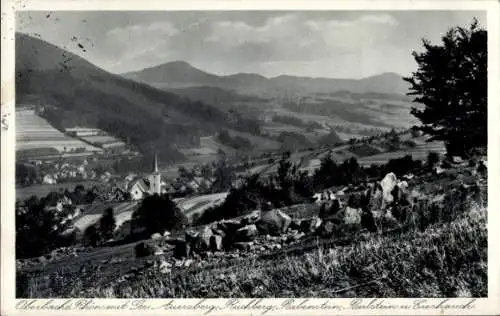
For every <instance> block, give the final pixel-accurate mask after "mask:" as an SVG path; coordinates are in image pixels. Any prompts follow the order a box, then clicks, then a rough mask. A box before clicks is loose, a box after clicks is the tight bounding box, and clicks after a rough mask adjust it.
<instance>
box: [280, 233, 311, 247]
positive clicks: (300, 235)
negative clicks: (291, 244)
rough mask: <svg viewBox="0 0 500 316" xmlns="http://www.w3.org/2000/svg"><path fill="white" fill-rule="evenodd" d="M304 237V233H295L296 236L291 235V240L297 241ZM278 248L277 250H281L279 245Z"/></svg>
mask: <svg viewBox="0 0 500 316" xmlns="http://www.w3.org/2000/svg"><path fill="white" fill-rule="evenodd" d="M305 235H306V234H305V233H304V232H300V233H299V232H298V233H296V234H294V235H292V238H293V239H294V240H299V239H302V238H304V236H305ZM278 246H279V248H281V245H279V244H278Z"/></svg>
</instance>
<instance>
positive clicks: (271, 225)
mask: <svg viewBox="0 0 500 316" xmlns="http://www.w3.org/2000/svg"><path fill="white" fill-rule="evenodd" d="M291 222H292V219H291V218H290V216H288V215H287V214H285V213H283V212H282V211H280V210H279V209H274V210H271V211H266V212H262V214H261V218H260V220H259V221H258V222H257V224H256V226H257V228H258V230H259V231H260V232H261V233H263V234H270V235H275V236H276V235H279V234H282V233H284V232H285V231H286V230H287V229H288V227H289V226H290V223H291Z"/></svg>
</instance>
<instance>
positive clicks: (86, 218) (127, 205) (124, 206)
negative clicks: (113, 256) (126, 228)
mask: <svg viewBox="0 0 500 316" xmlns="http://www.w3.org/2000/svg"><path fill="white" fill-rule="evenodd" d="M137 206H138V202H137V201H130V202H118V203H103V204H99V205H96V206H91V207H90V208H89V209H87V210H84V211H83V212H82V213H83V214H81V215H80V216H77V217H76V218H74V219H73V226H74V227H76V228H78V229H79V230H80V231H84V230H85V229H86V228H87V227H89V226H90V225H92V224H94V223H95V222H97V221H98V220H99V219H100V218H101V216H102V214H103V212H104V211H105V210H106V209H107V208H112V209H113V214H114V216H115V220H116V229H118V228H119V227H120V226H121V225H122V224H123V223H124V222H126V221H128V220H130V219H131V218H132V213H133V212H134V210H135V209H136V208H137Z"/></svg>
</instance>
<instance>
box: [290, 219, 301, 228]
mask: <svg viewBox="0 0 500 316" xmlns="http://www.w3.org/2000/svg"><path fill="white" fill-rule="evenodd" d="M301 222H302V220H300V219H294V220H292V222H291V223H290V227H289V228H290V229H300V224H301Z"/></svg>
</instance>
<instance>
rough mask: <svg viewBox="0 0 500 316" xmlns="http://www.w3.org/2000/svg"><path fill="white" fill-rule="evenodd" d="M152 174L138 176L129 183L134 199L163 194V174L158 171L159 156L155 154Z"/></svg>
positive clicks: (129, 189)
mask: <svg viewBox="0 0 500 316" xmlns="http://www.w3.org/2000/svg"><path fill="white" fill-rule="evenodd" d="M152 169H153V170H152V172H151V174H149V175H148V176H147V177H138V178H136V179H134V180H132V181H131V182H130V183H129V185H128V192H129V193H130V196H131V198H132V200H142V199H143V198H145V197H146V195H148V194H149V195H153V194H155V193H157V194H161V174H160V172H159V171H158V158H157V156H156V155H155V158H154V162H153V168H152Z"/></svg>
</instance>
